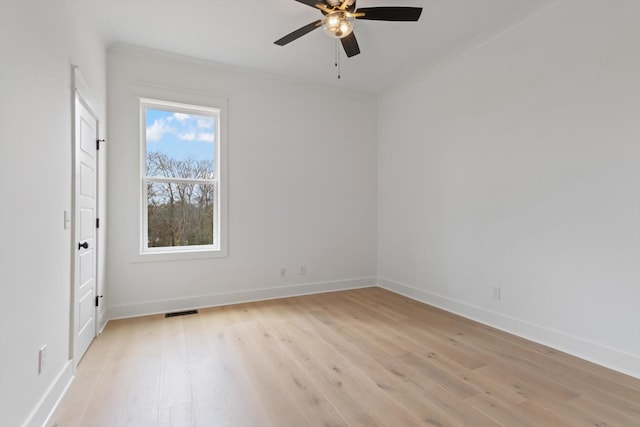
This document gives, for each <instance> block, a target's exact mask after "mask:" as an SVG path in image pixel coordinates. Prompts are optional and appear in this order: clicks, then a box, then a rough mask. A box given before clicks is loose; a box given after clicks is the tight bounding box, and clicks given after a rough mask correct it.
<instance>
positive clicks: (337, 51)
mask: <svg viewBox="0 0 640 427" xmlns="http://www.w3.org/2000/svg"><path fill="white" fill-rule="evenodd" d="M333 65H335V66H336V67H337V68H338V79H339V78H340V44H339V42H338V39H336V60H335V62H334V64H333Z"/></svg>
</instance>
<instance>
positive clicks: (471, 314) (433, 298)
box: [378, 278, 640, 378]
mask: <svg viewBox="0 0 640 427" xmlns="http://www.w3.org/2000/svg"><path fill="white" fill-rule="evenodd" d="M378 286H380V287H381V288H384V289H387V290H389V291H391V292H395V293H397V294H400V295H404V296H406V297H409V298H411V299H415V300H417V301H420V302H423V303H426V304H429V305H433V306H435V307H438V308H441V309H443V310H446V311H449V312H452V313H455V314H457V315H460V316H462V317H466V318H468V319H471V320H475V321H477V322H480V323H483V324H486V325H489V326H492V327H494V328H497V329H500V330H503V331H505V332H509V333H511V334H514V335H517V336H519V337H522V338H525V339H528V340H530V341H533V342H537V343H539V344H543V345H546V346H549V347H552V348H555V349H557V350H560V351H563V352H565V353H569V354H571V355H573V356H576V357H579V358H581V359H584V360H588V361H590V362H593V363H596V364H598V365H601V366H605V367H607V368H610V369H613V370H615V371H618V372H622V373H624V374H627V375H631V376H633V377H636V378H640V357H638V356H635V355H633V354H628V353H625V352H621V351H619V350H616V349H612V348H609V347H606V346H602V345H600V344H596V343H592V342H589V341H586V340H583V339H581V338H577V337H574V336H571V335H567V334H565V333H563V332H560V331H555V330H551V329H548V328H545V327H542V326H539V325H535V324H533V323H529V322H526V321H523V320H521V319H517V318H514V317H510V316H505V315H503V314H500V313H496V312H493V311H490V310H487V309H485V308H482V307H477V306H474V305H471V304H468V303H465V302H462V301H458V300H455V299H452V298H448V297H445V296H442V295H437V294H434V293H431V292H427V291H424V290H421V289H417V288H414V287H412V286H409V285H406V284H402V283H398V282H394V281H392V280H388V279H383V278H378Z"/></svg>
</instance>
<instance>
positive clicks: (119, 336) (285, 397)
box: [48, 288, 640, 427]
mask: <svg viewBox="0 0 640 427" xmlns="http://www.w3.org/2000/svg"><path fill="white" fill-rule="evenodd" d="M54 425H57V426H58V427H73V426H109V427H117V426H134V427H141V426H211V427H225V426H256V427H261V426H273V427H283V426H294V427H299V426H367V427H369V426H390V427H404V426H468V427H483V426H508V427H517V426H629V427H638V426H640V380H638V379H635V378H632V377H629V376H626V375H623V374H620V373H617V372H615V371H611V370H608V369H606V368H603V367H600V366H597V365H594V364H592V363H589V362H586V361H584V360H581V359H578V358H575V357H572V356H569V355H567V354H565V353H561V352H559V351H556V350H553V349H551V348H548V347H545V346H541V345H538V344H534V343H531V342H529V341H526V340H524V339H521V338H518V337H515V336H513V335H510V334H507V333H504V332H501V331H499V330H496V329H493V328H490V327H487V326H484V325H482V324H479V323H476V322H473V321H470V320H467V319H464V318H461V317H458V316H455V315H452V314H450V313H447V312H445V311H442V310H439V309H436V308H433V307H430V306H428V305H424V304H421V303H418V302H416V301H413V300H410V299H407V298H404V297H402V296H399V295H396V294H394V293H391V292H388V291H386V290H383V289H380V288H367V289H359V290H352V291H345V292H333V293H327V294H320V295H311V296H303V297H296V298H286V299H280V300H273V301H265V302H258V303H250V304H239V305H233V306H227V307H218V308H210V309H204V310H200V313H199V314H196V315H190V316H182V317H174V318H164V317H163V316H148V317H142V318H136V319H128V320H117V321H111V322H109V324H108V325H107V327H106V329H105V331H104V333H103V334H102V335H100V336H99V337H98V338H97V339H96V340H95V342H94V343H93V344H92V345H91V347H90V348H89V351H88V352H87V354H86V355H85V357H84V359H83V360H82V361H81V363H80V365H79V367H78V373H77V377H76V379H75V381H74V382H73V383H72V385H71V387H70V389H69V391H68V392H67V394H66V396H65V397H64V398H63V401H62V402H61V404H60V406H59V407H58V409H57V410H56V412H55V413H54V415H53V417H52V418H51V420H50V422H49V423H48V426H54Z"/></svg>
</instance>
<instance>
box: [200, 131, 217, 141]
mask: <svg viewBox="0 0 640 427" xmlns="http://www.w3.org/2000/svg"><path fill="white" fill-rule="evenodd" d="M213 138H214V134H213V132H200V133H199V134H198V141H204V142H213Z"/></svg>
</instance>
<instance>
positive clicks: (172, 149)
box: [145, 108, 215, 162]
mask: <svg viewBox="0 0 640 427" xmlns="http://www.w3.org/2000/svg"><path fill="white" fill-rule="evenodd" d="M146 118H147V120H146V123H145V126H146V134H147V153H149V152H151V151H159V152H161V153H164V154H166V155H168V156H169V157H172V158H174V159H185V158H187V157H191V158H192V159H196V160H210V161H212V162H213V160H214V152H215V151H214V147H215V146H214V139H215V120H214V118H213V117H208V116H201V115H196V114H183V113H176V112H173V111H162V110H156V109H151V108H147V109H146Z"/></svg>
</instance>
